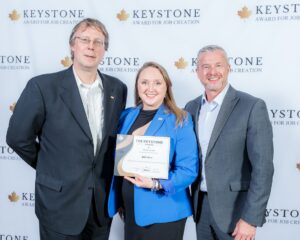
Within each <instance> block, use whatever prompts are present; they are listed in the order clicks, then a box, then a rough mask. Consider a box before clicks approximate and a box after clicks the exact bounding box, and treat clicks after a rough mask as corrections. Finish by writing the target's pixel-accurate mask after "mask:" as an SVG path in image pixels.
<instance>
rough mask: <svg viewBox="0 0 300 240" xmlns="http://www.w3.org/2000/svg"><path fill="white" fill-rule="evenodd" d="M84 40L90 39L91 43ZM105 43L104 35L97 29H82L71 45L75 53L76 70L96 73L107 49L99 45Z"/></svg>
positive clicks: (77, 32) (76, 34)
mask: <svg viewBox="0 0 300 240" xmlns="http://www.w3.org/2000/svg"><path fill="white" fill-rule="evenodd" d="M82 39H84V40H86V39H88V40H89V42H87V41H83V40H82ZM99 42H103V43H104V42H105V36H104V35H103V33H102V32H101V31H100V30H98V29H97V28H95V27H84V26H82V27H80V28H79V29H78V30H77V31H76V33H75V34H74V38H73V41H72V43H71V45H70V47H71V50H72V52H73V56H74V58H73V64H74V67H75V69H80V70H83V71H96V70H97V67H98V65H99V63H100V61H101V60H102V58H103V56H104V53H105V47H104V45H99V44H97V43H99Z"/></svg>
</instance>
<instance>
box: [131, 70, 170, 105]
mask: <svg viewBox="0 0 300 240" xmlns="http://www.w3.org/2000/svg"><path fill="white" fill-rule="evenodd" d="M137 91H138V95H139V97H140V99H141V100H142V104H143V109H144V110H154V109H158V108H159V106H160V105H161V104H162V103H163V101H164V98H165V96H166V92H167V85H166V82H165V80H164V78H163V75H162V74H161V73H160V71H159V70H158V69H157V68H154V67H147V68H145V69H144V70H142V71H141V73H140V74H139V78H138V80H137Z"/></svg>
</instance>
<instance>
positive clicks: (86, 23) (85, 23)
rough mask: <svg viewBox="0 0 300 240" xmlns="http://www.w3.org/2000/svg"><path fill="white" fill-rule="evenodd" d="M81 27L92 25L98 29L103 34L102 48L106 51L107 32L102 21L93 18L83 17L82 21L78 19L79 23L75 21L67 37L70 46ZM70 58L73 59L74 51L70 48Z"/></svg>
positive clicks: (107, 42) (107, 43)
mask: <svg viewBox="0 0 300 240" xmlns="http://www.w3.org/2000/svg"><path fill="white" fill-rule="evenodd" d="M81 27H83V28H88V27H94V28H96V29H97V30H99V31H100V32H102V34H103V35H104V38H105V39H104V48H105V50H106V51H107V49H108V45H109V34H108V32H107V30H106V27H105V26H104V24H103V23H102V22H100V21H99V20H97V19H94V18H85V19H83V20H82V21H80V22H79V23H77V24H76V25H75V26H74V28H73V30H72V32H71V35H70V38H69V44H70V46H72V45H73V43H74V40H75V37H76V36H75V33H76V32H77V31H78V29H79V28H81ZM71 58H72V60H73V59H74V53H73V51H72V50H71Z"/></svg>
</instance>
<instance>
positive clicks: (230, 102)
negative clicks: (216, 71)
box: [206, 86, 238, 156]
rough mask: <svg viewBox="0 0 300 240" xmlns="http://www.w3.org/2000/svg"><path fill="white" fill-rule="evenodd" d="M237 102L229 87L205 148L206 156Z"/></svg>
mask: <svg viewBox="0 0 300 240" xmlns="http://www.w3.org/2000/svg"><path fill="white" fill-rule="evenodd" d="M237 102H238V97H237V96H236V91H235V90H234V89H233V88H232V87H231V86H230V87H229V89H228V92H227V93H226V95H225V97H224V100H223V103H222V106H221V109H220V111H219V114H218V117H217V120H216V123H215V126H214V128H213V131H212V134H211V137H210V140H209V144H208V148H207V154H206V156H208V155H209V154H210V152H211V150H212V149H213V146H214V145H215V143H216V141H217V139H218V137H219V135H220V133H221V131H222V129H223V127H224V125H225V123H226V121H227V119H228V117H229V116H230V114H231V112H232V110H233V108H234V107H235V105H236V103H237Z"/></svg>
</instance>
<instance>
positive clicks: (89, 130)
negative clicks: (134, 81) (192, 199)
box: [7, 18, 127, 240]
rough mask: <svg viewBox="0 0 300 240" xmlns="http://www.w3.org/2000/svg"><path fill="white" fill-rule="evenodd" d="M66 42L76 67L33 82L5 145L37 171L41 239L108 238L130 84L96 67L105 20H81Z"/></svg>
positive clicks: (104, 41)
mask: <svg viewBox="0 0 300 240" xmlns="http://www.w3.org/2000/svg"><path fill="white" fill-rule="evenodd" d="M69 43H70V48H71V55H72V60H73V65H72V66H71V67H70V68H69V69H67V70H64V71H60V72H57V73H52V74H45V75H41V76H38V77H34V78H32V79H31V80H30V81H29V82H28V84H27V86H26V87H25V89H24V90H23V92H22V94H21V96H20V98H19V100H18V102H17V104H16V107H15V110H14V113H13V115H12V117H11V119H10V123H9V128H8V131H7V143H8V145H9V146H11V147H12V148H13V149H14V151H15V152H16V153H17V154H19V155H20V157H21V158H23V160H24V161H25V162H27V163H28V164H29V165H30V166H31V167H33V168H34V169H35V170H36V185H35V196H36V197H35V210H36V215H37V217H38V219H39V223H40V237H41V239H42V240H52V239H53V240H54V239H55V240H58V239H95V240H96V239H97V240H98V239H99V240H102V239H103V240H104V239H108V236H109V230H110V225H111V219H110V218H109V217H108V215H107V208H106V203H107V198H108V192H109V188H110V182H111V177H112V174H113V163H114V160H113V152H114V145H115V134H116V132H117V123H118V119H119V116H120V113H121V112H122V110H123V109H124V107H125V103H126V97H127V87H126V86H125V84H123V83H122V82H121V81H120V80H118V79H116V78H114V77H112V76H108V75H106V74H103V73H100V72H99V71H98V70H97V67H98V65H99V63H100V61H101V60H102V58H103V56H104V53H105V51H106V50H107V49H108V43H109V36H108V32H107V30H106V28H105V26H104V25H103V24H102V23H101V22H99V21H98V20H96V19H89V18H88V19H84V20H82V21H81V22H80V23H78V24H77V25H76V26H75V27H74V29H73V31H72V33H71V36H70V40H69Z"/></svg>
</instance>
